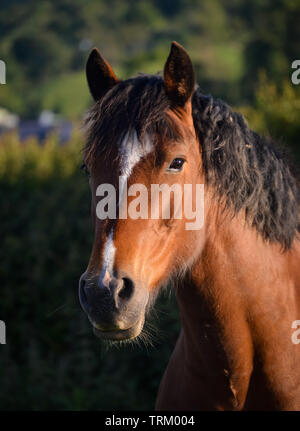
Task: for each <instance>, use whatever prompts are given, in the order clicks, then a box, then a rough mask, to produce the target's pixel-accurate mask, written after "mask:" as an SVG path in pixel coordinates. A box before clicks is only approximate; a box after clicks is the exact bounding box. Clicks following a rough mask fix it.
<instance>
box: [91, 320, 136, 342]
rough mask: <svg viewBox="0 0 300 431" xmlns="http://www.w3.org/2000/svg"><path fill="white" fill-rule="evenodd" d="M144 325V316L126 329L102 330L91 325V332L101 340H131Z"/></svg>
mask: <svg viewBox="0 0 300 431" xmlns="http://www.w3.org/2000/svg"><path fill="white" fill-rule="evenodd" d="M143 326H144V317H143V318H142V319H140V320H139V321H138V322H137V323H136V324H135V325H133V326H131V327H130V328H127V329H114V330H108V331H106V330H102V329H99V328H96V327H95V326H94V325H93V332H94V334H95V335H96V337H98V338H101V339H102V340H111V341H124V340H131V339H133V338H135V337H137V336H138V335H139V334H140V333H141V331H142V329H143Z"/></svg>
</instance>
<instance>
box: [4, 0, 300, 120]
mask: <svg viewBox="0 0 300 431" xmlns="http://www.w3.org/2000/svg"><path fill="white" fill-rule="evenodd" d="M299 21H300V2H299V0H263V1H262V0H251V1H250V0H225V1H221V0H201V1H200V0H172V1H171V0H151V1H148V0H141V1H138V2H137V1H133V0H126V1H125V0H110V1H105V0H86V1H82V0H44V1H42V2H38V1H36V0H26V2H24V1H22V0H2V2H1V15H0V35H1V43H0V58H2V59H3V60H5V61H6V63H7V84H6V86H5V87H4V86H2V87H1V91H0V105H2V106H3V107H6V108H8V109H10V110H12V111H16V112H17V113H19V114H21V115H22V116H23V117H24V116H26V117H34V116H35V115H36V114H37V113H38V112H39V111H40V110H41V109H42V108H47V109H54V110H55V112H57V113H60V114H62V115H65V116H68V117H69V118H74V117H78V115H80V113H81V110H82V108H83V109H84V108H85V107H86V105H87V104H88V101H89V95H88V90H87V87H85V89H83V87H82V85H83V83H84V81H85V78H84V77H83V71H84V66H85V62H86V59H87V56H88V51H89V50H90V48H91V47H92V46H97V47H98V48H99V49H100V51H101V52H102V53H103V55H104V56H105V57H106V58H107V59H108V60H109V61H110V62H111V63H112V65H113V67H114V68H115V70H116V71H117V73H118V74H119V76H120V77H121V78H127V77H129V76H131V75H132V74H137V73H138V72H149V73H155V72H157V71H159V70H162V69H163V66H164V63H165V61H166V58H167V55H168V52H169V47H170V42H171V41H172V40H177V41H178V42H179V43H181V44H183V45H184V46H185V48H186V49H187V50H188V51H189V53H190V54H191V57H192V59H193V62H194V66H195V71H196V75H197V81H198V82H199V84H200V86H201V88H202V89H203V90H204V92H206V93H211V94H213V95H214V96H217V97H221V98H224V99H225V100H228V102H229V103H231V104H233V103H234V104H236V103H240V102H241V101H243V103H244V102H247V103H248V102H249V101H250V102H252V101H253V95H254V88H255V83H256V81H257V74H258V71H259V70H260V69H265V70H266V71H267V74H268V79H269V80H271V81H273V82H275V83H276V84H279V83H280V82H281V81H282V80H283V79H287V78H288V77H289V76H290V73H291V69H290V68H291V63H292V61H293V60H294V59H296V58H298V55H299V42H300V26H299ZM81 75H82V81H81ZM57 95H59V97H58V99H59V100H58V101H57V103H56V102H55V100H56V96H57ZM76 107H78V108H77V109H76Z"/></svg>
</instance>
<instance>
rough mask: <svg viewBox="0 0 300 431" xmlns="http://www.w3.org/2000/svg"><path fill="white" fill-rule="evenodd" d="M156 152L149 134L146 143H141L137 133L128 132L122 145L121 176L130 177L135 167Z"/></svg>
mask: <svg viewBox="0 0 300 431" xmlns="http://www.w3.org/2000/svg"><path fill="white" fill-rule="evenodd" d="M153 150H154V144H153V142H152V140H151V138H150V136H149V135H148V134H146V135H145V138H144V142H143V143H141V142H139V139H138V136H137V133H136V131H134V132H127V133H126V135H125V137H124V139H123V140H122V142H121V145H120V162H121V166H120V168H121V175H123V176H126V177H128V176H129V175H130V174H131V173H132V170H133V168H134V166H135V165H136V164H137V163H138V162H139V161H140V160H141V158H142V157H145V156H147V155H148V154H149V153H151V152H152V151H153Z"/></svg>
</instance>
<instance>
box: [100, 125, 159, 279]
mask: <svg viewBox="0 0 300 431" xmlns="http://www.w3.org/2000/svg"><path fill="white" fill-rule="evenodd" d="M152 150H153V144H152V142H151V141H150V138H149V136H148V135H146V137H145V142H144V143H143V145H141V144H140V142H139V141H138V137H137V133H136V131H134V132H131V133H129V132H127V133H126V135H125V137H124V139H123V141H122V142H121V145H120V159H121V175H120V178H119V186H120V190H119V196H120V198H119V207H120V208H121V206H123V209H124V210H126V212H127V180H128V178H129V177H130V175H131V173H132V171H133V168H134V167H135V165H137V163H138V162H139V161H140V160H141V158H142V157H144V156H146V155H147V154H149V153H150V152H151V151H152ZM120 218H123V217H122V216H120ZM124 218H125V217H124ZM115 254H116V247H115V245H114V241H113V230H111V232H110V233H109V235H108V237H107V241H106V244H105V247H104V254H103V265H102V270H101V273H100V277H99V285H100V283H101V282H102V284H104V286H108V284H109V281H110V279H111V271H112V269H113V266H114V259H115Z"/></svg>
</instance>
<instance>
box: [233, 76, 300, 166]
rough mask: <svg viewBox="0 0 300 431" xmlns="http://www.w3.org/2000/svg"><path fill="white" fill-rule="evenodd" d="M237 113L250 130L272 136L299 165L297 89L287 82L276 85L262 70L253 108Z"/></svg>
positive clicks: (299, 101)
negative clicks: (242, 116) (241, 115)
mask: <svg viewBox="0 0 300 431" xmlns="http://www.w3.org/2000/svg"><path fill="white" fill-rule="evenodd" d="M239 110H240V111H241V112H242V113H243V114H244V116H245V117H246V119H247V120H248V123H249V125H250V126H251V128H252V129H253V130H255V131H256V132H258V133H261V134H267V135H269V136H272V137H273V138H274V139H275V140H277V142H278V144H279V145H280V147H281V149H282V150H284V152H286V153H287V155H288V156H289V158H290V159H294V160H295V163H294V164H295V165H296V164H299V163H300V146H299V136H300V87H297V86H293V85H292V84H291V82H290V80H287V79H286V80H283V81H282V83H281V85H279V86H277V85H276V84H274V83H272V82H268V81H267V76H266V74H265V72H263V71H262V72H261V73H260V76H259V81H258V85H257V89H256V92H255V100H254V103H253V105H251V106H244V107H240V109H239Z"/></svg>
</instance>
